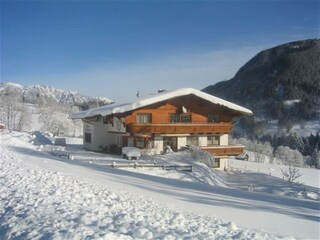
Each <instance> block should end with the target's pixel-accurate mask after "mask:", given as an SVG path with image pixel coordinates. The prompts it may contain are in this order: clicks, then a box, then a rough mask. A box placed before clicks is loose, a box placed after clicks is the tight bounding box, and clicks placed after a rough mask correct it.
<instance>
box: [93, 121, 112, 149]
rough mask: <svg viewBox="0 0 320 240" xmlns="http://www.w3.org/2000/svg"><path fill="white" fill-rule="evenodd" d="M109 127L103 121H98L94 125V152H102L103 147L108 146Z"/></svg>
mask: <svg viewBox="0 0 320 240" xmlns="http://www.w3.org/2000/svg"><path fill="white" fill-rule="evenodd" d="M107 134H108V130H107V126H106V124H103V122H102V121H98V122H95V123H94V137H93V139H94V140H93V150H94V151H101V150H102V148H101V147H105V146H106V145H108V140H107V138H108V137H107Z"/></svg>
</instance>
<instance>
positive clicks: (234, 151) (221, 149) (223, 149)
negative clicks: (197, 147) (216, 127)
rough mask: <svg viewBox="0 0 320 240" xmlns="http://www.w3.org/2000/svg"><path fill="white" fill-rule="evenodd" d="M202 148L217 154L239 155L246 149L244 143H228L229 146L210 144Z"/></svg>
mask: <svg viewBox="0 0 320 240" xmlns="http://www.w3.org/2000/svg"><path fill="white" fill-rule="evenodd" d="M201 149H203V150H206V151H208V152H210V153H213V154H214V155H215V156H237V155H239V154H241V153H243V151H244V146H243V145H228V146H210V147H201Z"/></svg>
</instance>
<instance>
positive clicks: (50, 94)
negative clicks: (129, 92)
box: [0, 82, 113, 109]
mask: <svg viewBox="0 0 320 240" xmlns="http://www.w3.org/2000/svg"><path fill="white" fill-rule="evenodd" d="M0 95H16V96H19V97H21V100H22V101H23V102H25V103H33V104H36V103H44V104H46V103H58V104H64V105H70V106H78V107H80V108H82V109H87V108H89V106H91V105H93V106H102V105H106V104H110V103H113V101H112V100H111V99H109V98H106V97H89V96H84V95H82V94H80V93H78V92H75V91H67V90H60V89H55V88H53V87H49V86H47V85H33V86H22V85H20V84H16V83H9V82H8V83H0Z"/></svg>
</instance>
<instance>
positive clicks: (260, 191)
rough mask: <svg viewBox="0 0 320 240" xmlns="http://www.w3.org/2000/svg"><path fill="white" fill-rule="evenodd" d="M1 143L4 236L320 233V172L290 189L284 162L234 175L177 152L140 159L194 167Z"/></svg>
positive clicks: (23, 141)
mask: <svg viewBox="0 0 320 240" xmlns="http://www.w3.org/2000/svg"><path fill="white" fill-rule="evenodd" d="M0 140H1V142H0V198H1V199H0V239H99V238H100V239H283V238H288V239H291V238H303V239H318V238H319V210H320V209H319V171H318V170H314V169H303V170H301V171H303V172H302V173H303V175H302V177H301V178H299V179H298V180H299V181H300V182H302V183H304V184H302V185H297V186H294V187H293V188H290V187H289V186H288V185H287V183H286V182H285V181H284V180H282V178H281V177H282V176H281V175H280V173H279V171H280V170H279V169H281V167H282V166H277V165H267V164H260V165H255V163H251V162H250V163H249V162H244V161H237V160H232V162H231V166H232V168H233V171H232V172H230V173H225V172H217V171H212V170H210V169H208V168H207V167H206V166H204V165H202V164H200V163H194V162H193V160H192V158H191V157H190V155H189V153H188V152H179V153H175V154H168V155H162V156H153V157H152V156H150V157H143V159H142V160H140V161H139V162H138V164H139V163H140V164H142V163H154V162H156V163H159V164H168V163H174V164H183V165H185V164H193V172H179V171H174V170H171V171H164V170H160V169H157V170H156V169H142V168H137V169H134V168H130V169H116V168H110V167H107V166H106V165H110V164H111V163H114V162H116V163H117V164H121V163H124V164H128V163H132V161H128V160H124V159H121V158H120V156H115V155H106V154H99V153H93V152H88V151H85V150H83V149H82V148H81V145H80V144H79V143H80V142H79V140H77V139H67V143H68V145H67V147H65V148H58V147H56V146H51V145H45V146H42V145H41V143H44V142H45V141H46V142H47V143H48V142H49V140H50V139H46V138H45V137H43V136H42V135H41V134H39V133H36V134H34V135H33V136H30V135H27V134H25V133H22V134H21V133H14V134H10V135H9V134H6V135H0ZM53 148H54V149H53ZM52 150H56V151H58V150H59V151H61V152H66V153H68V154H70V156H71V159H72V160H71V159H68V158H67V157H64V156H57V155H53V154H52ZM270 173H271V174H270Z"/></svg>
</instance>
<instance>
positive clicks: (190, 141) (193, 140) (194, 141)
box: [187, 136, 199, 146]
mask: <svg viewBox="0 0 320 240" xmlns="http://www.w3.org/2000/svg"><path fill="white" fill-rule="evenodd" d="M187 145H189V146H190V145H193V146H198V145H199V138H198V137H194V136H192V137H187Z"/></svg>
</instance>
